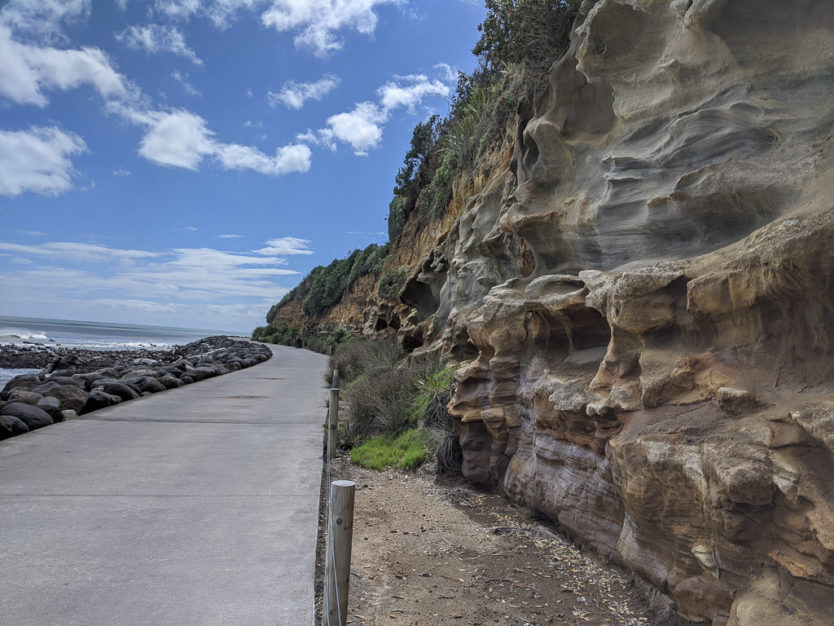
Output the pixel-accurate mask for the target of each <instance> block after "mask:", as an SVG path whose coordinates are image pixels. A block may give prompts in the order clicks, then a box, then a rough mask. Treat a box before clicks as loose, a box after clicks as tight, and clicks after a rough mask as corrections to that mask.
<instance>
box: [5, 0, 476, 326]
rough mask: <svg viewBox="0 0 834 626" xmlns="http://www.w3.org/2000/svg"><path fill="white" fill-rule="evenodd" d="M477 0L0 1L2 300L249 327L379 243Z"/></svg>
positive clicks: (447, 85) (464, 52) (10, 309)
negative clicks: (301, 287) (290, 294)
mask: <svg viewBox="0 0 834 626" xmlns="http://www.w3.org/2000/svg"><path fill="white" fill-rule="evenodd" d="M484 15H485V9H484V8H483V3H482V2H481V1H480V0H419V1H418V0H0V315H11V316H26V317H49V318H59V319H77V320H91V321H102V322H119V323H133V324H154V325H163V326H180V327H189V328H206V329H219V330H229V331H236V332H249V331H251V330H252V329H253V328H254V327H255V326H258V325H261V324H263V323H264V320H263V318H264V315H265V314H266V311H267V310H268V308H269V306H270V305H271V304H274V303H275V302H277V301H279V300H280V299H281V297H282V296H283V295H284V294H285V293H286V292H287V291H289V290H290V289H291V288H292V287H294V286H295V285H297V284H298V283H299V282H300V280H301V279H302V278H303V277H304V276H305V275H306V274H307V273H308V272H309V271H310V270H311V269H312V268H313V267H315V266H316V265H326V264H328V263H330V262H331V261H332V260H333V259H334V258H341V257H344V256H345V255H346V254H348V253H350V252H351V251H352V250H354V249H357V248H364V247H365V246H367V245H368V244H370V243H384V242H385V241H387V238H388V237H387V224H386V221H385V218H386V216H387V212H388V203H389V202H390V200H391V194H392V188H393V184H394V176H395V174H396V171H397V169H398V168H399V167H400V166H401V165H402V161H403V156H404V154H405V152H406V150H407V148H408V144H409V140H410V138H411V131H412V129H413V128H414V126H415V124H416V123H418V122H420V121H424V120H425V119H427V118H428V117H429V116H430V115H432V114H434V113H439V114H441V115H443V114H446V113H447V112H448V110H449V104H450V98H451V95H452V94H453V93H454V85H455V81H456V74H457V71H458V70H461V71H465V72H469V71H471V70H472V69H473V68H474V67H475V64H476V60H475V58H474V57H473V56H472V54H471V49H472V47H473V45H474V44H475V42H476V41H477V39H478V32H477V25H478V24H479V23H480V22H481V21H482V20H483V18H484Z"/></svg>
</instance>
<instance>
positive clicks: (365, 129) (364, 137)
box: [327, 102, 388, 155]
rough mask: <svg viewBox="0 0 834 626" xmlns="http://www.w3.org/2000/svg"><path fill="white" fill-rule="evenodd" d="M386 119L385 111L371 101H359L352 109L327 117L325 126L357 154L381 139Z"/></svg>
mask: <svg viewBox="0 0 834 626" xmlns="http://www.w3.org/2000/svg"><path fill="white" fill-rule="evenodd" d="M387 119H388V115H387V113H386V111H384V110H382V109H380V108H379V107H378V106H377V105H375V104H374V103H373V102H360V103H359V104H357V105H356V106H355V107H354V108H353V111H350V112H348V113H339V114H338V115H332V116H331V117H329V118H327V126H328V127H329V128H330V130H331V131H332V133H333V136H334V137H335V138H336V139H338V140H339V141H343V142H345V143H348V144H350V145H351V147H352V148H353V151H354V153H356V154H357V155H365V154H367V153H368V150H370V149H371V148H376V147H377V146H378V145H379V142H380V141H381V140H382V128H381V125H382V124H384V123H385V122H386V121H387Z"/></svg>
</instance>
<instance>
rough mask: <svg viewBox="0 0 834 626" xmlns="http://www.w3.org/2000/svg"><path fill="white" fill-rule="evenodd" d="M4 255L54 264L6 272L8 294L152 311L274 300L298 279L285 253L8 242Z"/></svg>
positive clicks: (1, 246)
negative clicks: (287, 281)
mask: <svg viewBox="0 0 834 626" xmlns="http://www.w3.org/2000/svg"><path fill="white" fill-rule="evenodd" d="M290 239H291V238H290ZM301 241H303V240H301ZM0 251H4V252H8V253H11V255H12V257H13V258H29V259H31V258H35V259H38V258H40V259H43V260H45V261H46V263H47V264H44V265H41V264H37V263H36V264H32V263H29V264H27V265H29V266H32V267H27V268H19V269H16V270H15V271H14V272H8V273H6V274H0V281H2V283H3V285H4V293H8V294H10V295H12V294H14V295H15V296H17V295H20V296H21V297H22V296H23V295H25V294H27V293H31V289H32V286H37V290H38V291H41V293H48V294H49V296H50V297H61V296H65V297H67V298H75V299H83V300H85V301H90V300H95V299H100V300H104V299H112V300H114V301H121V300H125V301H130V300H141V301H143V302H147V303H150V304H149V306H151V307H152V308H153V307H155V306H163V307H164V306H176V307H179V306H184V305H188V306H190V307H194V306H195V304H196V303H203V304H202V305H205V306H207V305H209V304H211V305H218V306H231V305H232V304H233V303H234V304H235V305H239V304H240V299H241V298H258V299H261V300H265V301H267V302H268V301H272V302H274V301H275V298H276V293H279V295H278V297H280V294H281V293H285V292H286V289H284V288H283V287H280V286H278V285H276V284H275V282H274V280H276V279H278V278H280V277H284V276H294V275H297V274H298V272H297V271H295V270H291V269H287V268H286V267H282V266H284V265H286V259H284V258H282V257H280V256H275V255H263V254H250V253H246V252H230V251H225V250H216V249H212V248H175V249H173V250H165V251H150V250H125V249H117V248H108V247H106V246H101V245H95V244H85V243H77V242H66V241H63V242H50V243H44V244H40V245H21V244H14V243H6V242H0ZM290 253H291V252H290ZM6 290H8V291H6ZM202 305H201V306H202ZM262 314H263V310H261V311H260V313H259V315H262Z"/></svg>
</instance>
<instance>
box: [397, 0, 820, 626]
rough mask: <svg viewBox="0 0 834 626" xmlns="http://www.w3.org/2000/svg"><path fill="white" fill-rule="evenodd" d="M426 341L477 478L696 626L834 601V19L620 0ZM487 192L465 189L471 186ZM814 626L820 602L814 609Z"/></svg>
mask: <svg viewBox="0 0 834 626" xmlns="http://www.w3.org/2000/svg"><path fill="white" fill-rule="evenodd" d="M582 14H583V15H582V18H581V20H580V23H579V24H578V27H577V29H576V31H575V33H574V40H573V43H572V46H571V48H570V50H569V52H568V54H567V55H566V56H565V57H564V58H563V59H562V60H560V61H559V62H558V63H557V64H556V65H555V66H554V68H553V70H552V76H551V84H550V87H549V89H548V91H547V92H546V94H545V95H544V97H543V98H542V100H541V101H540V102H538V103H536V104H535V106H534V105H532V104H529V103H524V104H522V105H521V106H520V108H519V114H518V126H517V130H516V138H515V144H514V147H513V151H512V160H511V162H510V164H509V166H508V167H507V168H496V169H495V170H494V171H493V172H492V174H491V177H490V178H489V179H488V180H487V181H485V182H484V184H483V185H482V187H481V189H480V192H479V193H477V194H476V195H473V196H471V197H469V198H467V199H465V200H464V201H463V210H462V213H461V215H460V218H459V219H458V221H457V223H456V224H455V226H454V227H453V228H452V229H451V230H450V231H449V232H448V233H446V234H445V235H444V236H443V237H442V238H440V239H439V241H438V245H437V247H436V248H435V249H433V250H432V251H431V253H430V254H429V255H428V256H427V258H425V259H424V260H423V261H422V262H421V263H419V268H418V271H417V272H415V273H414V274H413V275H412V277H411V279H410V281H409V282H408V284H407V286H406V288H405V289H404V292H403V295H404V297H403V298H402V301H403V303H404V304H406V305H409V308H408V309H407V310H406V311H404V312H403V314H402V315H401V320H400V324H401V327H400V328H399V330H398V333H399V336H400V337H401V339H402V340H403V343H404V345H406V346H407V347H409V348H415V347H416V348H417V349H418V350H435V349H443V350H444V351H446V352H448V353H449V354H451V355H452V356H453V357H454V358H455V359H457V360H458V361H460V362H461V364H462V367H461V369H460V370H459V372H458V374H457V382H458V385H457V391H456V394H455V396H454V398H453V400H452V402H451V404H450V410H451V412H452V413H453V414H454V415H455V417H456V418H457V419H458V420H459V422H460V427H461V445H462V448H463V453H464V463H463V470H464V473H465V474H466V475H467V476H468V477H469V478H470V479H471V480H473V481H475V482H479V483H481V484H484V485H491V486H494V487H500V488H502V489H503V490H504V491H505V492H506V493H507V494H508V495H509V496H510V497H512V498H513V499H515V500H517V501H519V502H522V503H524V504H526V505H527V506H530V507H532V508H534V509H537V510H539V511H542V512H544V513H546V514H547V515H549V516H551V517H552V518H553V519H554V520H556V521H557V522H558V523H559V524H560V525H561V526H562V527H563V528H565V529H566V530H568V531H569V532H570V533H572V534H573V535H574V536H575V537H576V538H577V539H578V540H579V541H581V542H585V543H588V544H590V545H593V546H594V547H595V548H596V549H597V550H599V551H600V552H602V553H603V554H605V555H608V556H610V557H612V558H615V559H617V560H619V561H620V562H622V563H624V564H626V565H628V566H629V567H630V568H632V569H633V570H634V571H636V572H638V573H639V574H640V575H641V576H643V577H645V578H646V579H648V580H650V581H651V582H652V583H654V584H655V585H656V586H657V587H658V588H659V589H660V590H661V591H663V592H664V593H666V594H668V595H669V596H670V597H671V598H672V599H673V600H674V601H675V602H676V603H677V606H678V609H679V612H680V614H681V615H682V616H683V617H685V618H687V619H689V620H693V621H705V622H709V621H713V622H714V623H726V622H728V621H729V622H731V623H739V624H747V623H756V622H758V623H777V622H778V623H809V622H808V620H810V622H811V623H823V621H825V620H827V619H830V618H831V616H832V615H833V614H834V492H832V490H831V485H832V484H834V386H833V385H832V375H834V167H832V163H834V161H832V149H834V140H832V128H834V11H832V7H831V5H830V3H829V2H827V1H826V0H807V1H806V0H798V1H796V2H783V1H779V0H694V1H686V0H676V1H674V2H669V1H667V0H662V1H661V0H654V1H652V0H599V1H597V2H591V1H586V2H584V3H583V5H582ZM458 202H460V199H458ZM803 620H805V621H803Z"/></svg>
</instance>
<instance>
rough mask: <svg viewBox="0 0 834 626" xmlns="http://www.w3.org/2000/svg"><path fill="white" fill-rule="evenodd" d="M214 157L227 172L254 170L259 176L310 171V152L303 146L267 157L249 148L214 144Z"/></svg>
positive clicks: (280, 151)
mask: <svg viewBox="0 0 834 626" xmlns="http://www.w3.org/2000/svg"><path fill="white" fill-rule="evenodd" d="M214 155H215V156H216V157H217V159H218V160H219V161H220V163H221V164H222V165H223V167H225V168H226V169H228V170H244V169H248V170H254V171H255V172H259V173H261V174H271V175H273V176H274V175H277V174H290V173H304V172H306V171H308V170H309V169H310V165H311V157H312V152H311V150H310V148H308V147H307V146H305V145H304V144H290V145H288V146H283V147H281V148H278V149H277V150H276V151H275V156H272V157H271V156H268V155H266V154H264V153H263V152H261V151H260V150H258V149H257V148H252V147H250V146H240V145H237V144H215V152H214Z"/></svg>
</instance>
